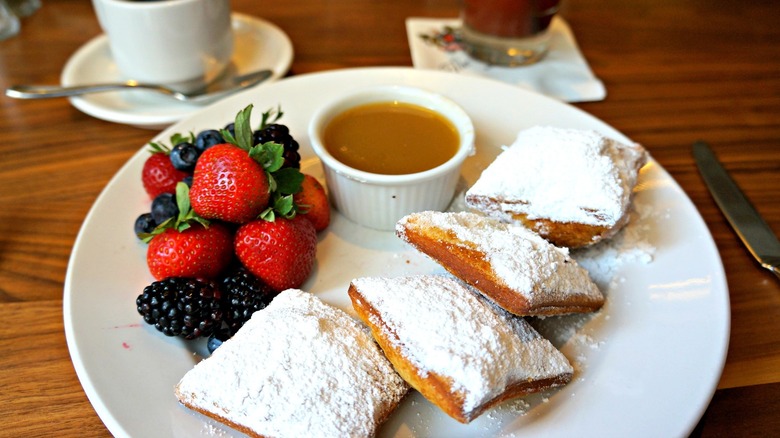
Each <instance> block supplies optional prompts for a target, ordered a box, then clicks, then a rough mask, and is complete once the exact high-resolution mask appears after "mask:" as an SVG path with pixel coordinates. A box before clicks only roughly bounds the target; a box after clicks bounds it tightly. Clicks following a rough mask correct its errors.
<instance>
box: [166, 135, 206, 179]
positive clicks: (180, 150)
mask: <svg viewBox="0 0 780 438" xmlns="http://www.w3.org/2000/svg"><path fill="white" fill-rule="evenodd" d="M198 157H200V151H199V150H198V149H197V148H196V147H195V145H194V144H192V143H190V142H186V141H185V142H182V143H179V144H177V145H176V146H174V147H173V149H171V164H173V167H174V168H176V169H178V170H181V171H182V172H192V171H193V170H195V163H197V162H198Z"/></svg>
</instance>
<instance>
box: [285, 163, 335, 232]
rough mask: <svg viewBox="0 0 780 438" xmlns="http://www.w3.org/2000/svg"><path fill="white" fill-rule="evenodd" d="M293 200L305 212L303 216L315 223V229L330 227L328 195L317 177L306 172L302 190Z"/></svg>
mask: <svg viewBox="0 0 780 438" xmlns="http://www.w3.org/2000/svg"><path fill="white" fill-rule="evenodd" d="M293 200H294V201H295V204H296V205H297V206H298V208H299V209H300V212H301V213H303V217H305V218H306V219H308V220H309V221H310V222H311V223H312V225H314V229H315V230H317V231H318V232H319V231H322V230H324V229H325V228H327V227H328V224H329V223H330V204H329V203H328V195H327V194H325V188H324V187H322V184H320V182H319V181H317V179H316V178H314V177H313V176H311V175H306V174H304V175H303V182H302V183H301V191H300V192H298V193H296V194H295V195H293Z"/></svg>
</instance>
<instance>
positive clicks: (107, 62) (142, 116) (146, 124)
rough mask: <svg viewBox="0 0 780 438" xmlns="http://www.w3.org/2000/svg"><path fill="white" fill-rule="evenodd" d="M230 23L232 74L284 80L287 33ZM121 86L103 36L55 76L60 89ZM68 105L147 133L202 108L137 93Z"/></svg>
mask: <svg viewBox="0 0 780 438" xmlns="http://www.w3.org/2000/svg"><path fill="white" fill-rule="evenodd" d="M232 21H233V37H234V53H233V57H232V62H231V65H230V66H228V68H229V69H232V70H233V71H235V72H236V74H245V73H249V72H253V71H256V70H260V69H264V68H268V69H271V70H272V71H273V75H272V76H271V78H270V79H269V81H274V80H276V79H279V78H281V77H282V76H284V75H285V74H286V73H287V70H289V68H290V65H291V64H292V60H293V46H292V42H291V41H290V39H289V38H288V37H287V34H285V33H284V31H283V30H282V29H280V28H279V27H277V26H276V25H274V24H272V23H270V22H268V21H265V20H263V19H260V18H257V17H252V16H249V15H244V14H239V13H234V14H233V15H232ZM120 81H122V77H121V75H120V73H119V70H118V69H117V66H116V63H115V62H114V59H113V57H112V56H111V50H110V48H109V46H108V37H107V36H106V35H99V36H97V37H95V38H93V39H92V40H90V41H89V42H87V43H86V44H84V46H82V47H81V48H80V49H79V50H77V51H76V53H74V54H73V56H71V58H70V59H69V60H68V62H67V63H66V64H65V67H64V69H63V71H62V74H61V77H60V82H61V83H62V85H81V84H89V83H105V82H120ZM266 83H268V81H267V82H266ZM70 101H71V103H72V104H73V106H75V107H76V108H78V109H79V110H80V111H82V112H84V113H86V114H89V115H90V116H93V117H96V118H98V119H102V120H106V121H109V122H115V123H124V124H128V125H134V126H138V127H141V128H149V129H161V128H163V127H166V126H168V125H170V124H171V123H174V122H177V121H179V120H181V119H183V118H184V117H186V116H188V115H190V114H192V113H193V112H196V111H197V110H199V109H202V108H203V106H202V105H198V104H193V103H185V102H179V101H177V100H174V99H171V98H169V97H165V96H162V95H159V94H155V93H153V92H148V91H141V90H137V91H112V92H107V93H100V94H88V95H84V96H78V97H71V98H70Z"/></svg>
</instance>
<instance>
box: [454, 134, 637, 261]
mask: <svg viewBox="0 0 780 438" xmlns="http://www.w3.org/2000/svg"><path fill="white" fill-rule="evenodd" d="M646 161H647V152H646V151H645V149H644V148H643V147H642V146H640V145H639V144H636V143H631V144H624V143H621V142H618V141H616V140H613V139H610V138H607V137H605V136H603V135H601V134H599V133H597V132H595V131H588V130H578V129H562V128H553V127H546V126H545V127H543V126H537V127H533V128H530V129H526V130H523V131H521V132H520V133H519V135H518V136H517V139H516V140H515V142H514V143H513V144H512V145H511V146H509V147H508V148H507V149H506V150H504V151H503V152H502V153H501V154H500V155H499V156H498V157H497V158H496V159H495V160H494V161H493V162H492V163H491V164H490V165H489V166H488V167H487V168H486V169H485V170H484V171H483V172H482V174H481V175H480V177H479V179H478V180H477V181H476V183H474V185H473V186H472V187H471V188H470V189H469V190H468V191H467V192H466V205H468V206H469V207H471V208H474V209H476V210H479V211H481V212H483V213H485V214H487V215H489V216H491V217H495V218H497V219H500V220H502V221H516V222H519V223H521V224H523V225H525V226H526V227H528V228H530V229H532V230H534V231H536V232H537V233H539V234H540V235H541V236H542V237H544V238H545V239H547V240H549V241H550V242H552V243H554V244H555V245H557V246H564V247H568V248H579V247H583V246H588V245H591V244H593V243H596V242H598V241H600V240H603V239H607V238H610V237H612V236H613V235H614V234H615V233H617V232H618V231H619V230H620V229H621V228H622V227H623V226H624V225H625V224H626V223H627V222H628V217H629V215H628V212H629V206H630V203H631V199H632V193H633V190H634V187H635V186H636V184H637V179H638V174H639V169H640V168H641V167H642V166H643V165H644V164H645V162H646Z"/></svg>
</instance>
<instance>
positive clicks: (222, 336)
mask: <svg viewBox="0 0 780 438" xmlns="http://www.w3.org/2000/svg"><path fill="white" fill-rule="evenodd" d="M228 339H230V331H229V330H227V329H226V328H220V329H217V330H215V331H214V333H212V334H211V336H209V340H208V342H207V343H206V348H208V349H209V353H213V352H214V350H216V349H217V348H219V347H220V346H221V345H222V343H223V342H225V341H227V340H228Z"/></svg>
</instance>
